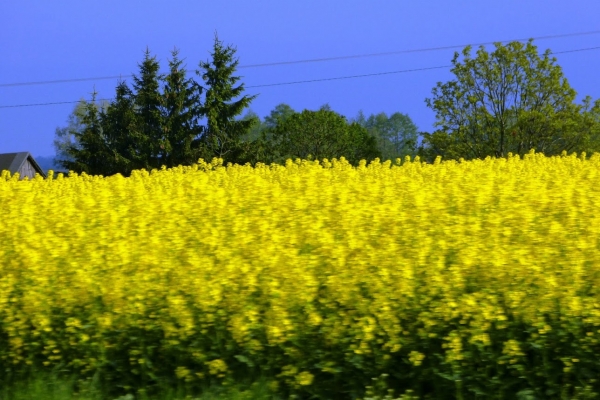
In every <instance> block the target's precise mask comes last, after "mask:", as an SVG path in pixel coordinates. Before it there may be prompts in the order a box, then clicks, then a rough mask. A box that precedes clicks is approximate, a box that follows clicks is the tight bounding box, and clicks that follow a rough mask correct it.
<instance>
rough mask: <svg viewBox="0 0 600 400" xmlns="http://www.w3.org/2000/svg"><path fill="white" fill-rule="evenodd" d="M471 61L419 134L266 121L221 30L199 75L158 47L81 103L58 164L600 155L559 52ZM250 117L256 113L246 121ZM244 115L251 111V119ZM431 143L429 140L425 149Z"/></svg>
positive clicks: (380, 120)
mask: <svg viewBox="0 0 600 400" xmlns="http://www.w3.org/2000/svg"><path fill="white" fill-rule="evenodd" d="M495 47H496V48H495V50H494V51H492V52H491V53H490V52H487V51H486V50H485V49H484V48H483V47H480V49H479V50H478V51H477V53H476V57H475V58H473V57H472V56H471V50H472V49H471V47H470V46H468V47H466V48H465V49H464V50H463V52H462V62H461V61H459V57H460V54H459V53H458V52H457V53H455V54H454V57H453V60H452V64H453V68H452V70H451V71H452V73H453V74H454V75H455V79H453V80H451V81H449V82H446V83H441V82H439V83H438V84H437V86H436V87H434V88H433V90H432V94H433V97H432V98H428V99H426V100H425V102H426V105H427V106H428V107H429V108H431V109H432V110H433V111H434V112H435V113H436V123H435V127H436V128H437V129H436V130H435V131H434V132H432V133H428V132H419V131H418V129H417V127H416V125H415V124H414V123H413V122H412V120H411V119H410V117H409V116H408V115H406V114H402V113H400V112H396V113H394V114H392V115H389V116H388V115H386V114H385V113H379V114H373V115H370V116H368V117H367V116H365V115H364V114H363V113H362V111H361V112H359V113H358V115H357V116H356V117H355V118H352V119H347V118H346V117H344V116H342V115H340V114H338V113H336V112H334V111H333V110H331V108H330V107H329V106H328V105H327V104H325V105H323V106H322V107H321V108H320V109H318V110H316V111H311V110H302V111H296V110H294V109H292V108H291V107H290V106H289V105H287V104H285V103H282V104H279V105H277V106H276V107H275V108H274V109H273V110H272V111H271V113H270V114H269V115H268V116H267V117H265V118H264V120H261V118H260V117H259V116H258V115H256V114H255V113H254V112H252V110H251V109H250V104H251V102H252V101H253V100H254V99H255V98H256V95H246V94H244V85H243V83H238V82H239V80H240V79H241V78H240V77H239V76H236V67H237V65H238V62H239V61H238V59H236V58H235V52H236V49H235V48H234V47H232V46H225V45H224V44H223V43H222V42H221V41H220V40H219V38H218V37H217V36H216V35H215V40H214V45H213V51H212V53H211V59H210V60H208V61H206V62H200V63H199V69H198V70H197V71H196V76H197V78H198V79H194V78H193V77H189V76H187V72H186V69H185V66H184V65H183V61H182V60H181V59H179V57H178V51H177V50H176V49H175V50H173V52H172V53H171V56H172V57H171V59H170V60H168V70H169V72H168V73H166V74H160V73H159V70H160V65H159V63H158V61H157V60H156V58H155V57H152V56H151V54H150V52H149V50H146V53H145V56H144V59H143V61H142V62H141V63H140V64H139V73H138V74H137V75H135V76H134V78H133V84H132V87H131V88H130V87H129V86H128V85H127V84H126V83H124V82H120V83H119V84H118V85H117V87H116V93H115V99H114V100H113V101H111V102H98V101H96V95H95V94H93V95H92V99H91V101H83V100H82V101H81V102H80V103H79V104H78V105H77V106H76V107H75V110H74V111H73V113H72V114H71V115H70V117H69V121H68V126H66V127H63V128H58V129H57V130H56V134H55V141H54V145H55V149H56V159H55V161H56V163H57V164H59V165H60V166H62V167H63V168H65V169H68V170H73V171H75V172H79V173H80V172H86V173H88V174H93V175H104V176H108V175H113V174H116V173H121V174H123V175H126V176H128V175H129V174H130V173H131V171H133V170H136V169H146V170H152V169H160V168H161V167H163V166H166V167H174V166H178V165H191V164H193V163H196V162H198V160H199V159H200V158H202V159H204V160H206V161H209V160H211V159H212V158H214V157H217V158H222V159H223V160H224V162H225V163H226V164H227V163H232V164H246V163H250V164H252V165H255V164H256V163H259V162H261V163H266V164H271V163H284V162H285V160H286V159H288V158H303V159H323V158H328V159H331V158H334V157H336V158H339V157H342V156H343V157H345V158H346V159H347V160H348V161H349V162H350V163H351V164H353V165H357V164H358V163H359V162H360V160H363V159H365V160H367V161H371V160H373V159H375V158H380V159H383V160H395V159H397V158H404V157H405V156H407V155H408V156H411V157H415V156H417V155H418V156H419V157H420V158H421V160H423V161H427V162H433V160H435V159H436V157H438V156H441V157H442V158H443V159H455V160H459V159H461V158H463V159H466V160H469V159H475V158H480V159H483V158H485V157H488V156H492V157H506V156H507V155H508V154H509V153H512V154H519V155H524V154H526V153H528V152H529V151H530V150H531V149H534V150H536V151H537V152H543V153H544V154H546V155H549V156H550V155H557V154H561V153H562V152H563V151H567V152H579V153H580V152H584V151H585V152H588V153H593V152H596V151H600V100H596V101H595V102H593V101H592V99H591V98H590V97H589V96H588V97H586V98H585V99H584V100H583V103H582V104H576V103H575V97H576V92H575V90H574V89H572V88H571V87H570V86H569V84H568V82H567V80H566V78H565V77H564V74H563V72H562V69H561V68H560V66H558V65H557V64H556V59H555V58H551V57H550V50H547V51H546V52H545V53H544V54H543V55H540V54H539V53H538V50H537V47H536V46H534V45H533V43H532V41H531V40H530V41H529V42H528V43H527V44H523V43H520V42H512V43H509V44H507V45H506V46H503V45H502V44H500V43H497V44H495ZM244 110H246V113H245V114H244ZM242 114H244V115H242ZM419 138H420V139H421V143H419Z"/></svg>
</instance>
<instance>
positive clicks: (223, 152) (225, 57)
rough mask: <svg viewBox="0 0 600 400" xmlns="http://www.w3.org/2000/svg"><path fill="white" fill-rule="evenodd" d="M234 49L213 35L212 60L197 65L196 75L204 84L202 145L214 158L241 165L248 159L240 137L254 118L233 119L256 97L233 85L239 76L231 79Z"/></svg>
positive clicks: (234, 65) (252, 123) (251, 124)
mask: <svg viewBox="0 0 600 400" xmlns="http://www.w3.org/2000/svg"><path fill="white" fill-rule="evenodd" d="M235 52H236V49H235V48H233V47H231V46H227V47H224V45H223V43H222V42H221V41H220V40H219V38H218V36H217V35H216V34H215V41H214V47H213V52H212V53H211V56H212V60H210V61H207V62H200V70H199V71H197V73H198V75H200V76H201V77H202V79H203V80H204V82H205V84H206V85H207V88H205V89H206V97H205V100H204V104H203V106H202V111H201V113H202V115H203V116H205V117H206V118H207V120H208V123H207V127H206V128H207V130H206V134H205V135H204V138H203V139H204V142H205V143H206V146H207V148H208V150H209V154H211V155H212V156H213V157H218V158H223V159H224V161H225V162H232V163H241V162H242V161H243V160H245V157H246V156H247V154H246V151H247V149H246V151H245V148H244V147H245V146H244V143H243V140H242V138H243V136H244V135H245V134H246V133H248V131H249V130H250V129H251V128H252V126H253V125H254V124H256V123H257V121H255V119H245V120H239V119H238V120H236V118H235V117H236V116H238V115H241V114H242V112H243V111H244V109H245V108H246V107H248V106H249V105H250V102H251V101H252V100H253V99H255V98H256V96H242V97H241V98H239V99H238V100H236V101H234V99H236V98H238V97H239V96H240V95H241V94H242V93H243V92H244V84H240V85H238V86H234V85H235V84H236V83H237V82H238V81H239V80H240V77H239V76H233V74H234V73H235V71H236V67H237V65H238V63H239V61H238V60H237V59H235V58H234V55H235Z"/></svg>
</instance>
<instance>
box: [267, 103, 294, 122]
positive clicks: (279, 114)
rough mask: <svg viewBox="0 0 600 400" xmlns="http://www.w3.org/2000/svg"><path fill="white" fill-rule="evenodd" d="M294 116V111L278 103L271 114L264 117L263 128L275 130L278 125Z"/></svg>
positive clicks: (284, 104) (286, 105)
mask: <svg viewBox="0 0 600 400" xmlns="http://www.w3.org/2000/svg"><path fill="white" fill-rule="evenodd" d="M294 114H296V111H294V109H293V108H292V107H290V106H289V105H288V104H286V103H280V104H278V105H276V106H275V108H274V109H273V110H272V111H271V113H270V114H269V115H268V116H266V117H265V122H264V124H265V127H266V128H275V127H276V126H277V125H278V124H280V123H282V122H284V121H285V120H286V119H288V118H289V117H291V116H292V115H294Z"/></svg>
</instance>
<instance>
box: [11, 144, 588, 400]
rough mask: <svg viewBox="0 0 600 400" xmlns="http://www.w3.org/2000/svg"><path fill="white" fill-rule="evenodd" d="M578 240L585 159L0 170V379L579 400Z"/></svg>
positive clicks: (583, 232) (581, 265) (125, 387)
mask: <svg viewBox="0 0 600 400" xmlns="http://www.w3.org/2000/svg"><path fill="white" fill-rule="evenodd" d="M599 239H600V154H595V155H594V156H592V157H586V155H585V154H581V155H579V156H578V155H576V154H573V155H567V154H566V153H563V155H562V156H560V157H552V158H550V157H545V156H544V155H541V154H534V153H533V152H532V153H530V154H528V155H526V156H525V157H524V159H520V158H519V157H518V156H515V157H513V156H512V155H511V156H509V157H508V158H507V159H492V158H488V159H486V160H483V161H480V160H475V161H469V162H465V161H463V160H461V161H460V162H455V161H449V162H446V161H444V162H441V161H440V160H439V159H438V160H436V162H435V163H434V164H426V163H422V162H420V161H419V160H418V159H416V160H412V161H411V160H410V159H405V160H400V159H397V160H396V161H395V162H390V161H387V162H385V163H380V162H379V161H378V160H375V161H374V162H372V163H370V164H368V165H367V164H365V163H364V162H362V163H361V164H360V165H359V166H358V167H352V166H351V165H350V164H348V163H347V162H346V161H345V160H344V159H343V158H342V159H340V160H335V159H334V160H331V161H328V160H322V161H320V162H319V161H306V160H302V161H301V160H296V161H292V160H288V161H287V163H286V164H285V165H271V166H266V165H262V164H259V165H257V166H256V167H251V166H249V165H247V166H237V165H236V166H231V165H228V166H223V165H222V160H216V159H215V160H213V162H212V163H205V162H203V161H202V160H200V161H199V163H198V164H197V165H194V166H191V167H179V168H173V169H163V170H160V171H152V172H150V173H148V172H146V171H135V172H134V173H133V175H132V176H131V177H129V178H124V177H122V176H120V175H116V176H112V177H97V176H86V175H85V174H83V175H81V176H78V175H76V174H70V176H68V177H63V176H62V175H59V176H58V177H55V176H52V175H50V176H49V177H48V178H47V179H42V178H41V177H38V178H36V179H34V180H30V181H28V180H21V181H19V180H18V176H13V177H11V176H10V175H9V174H8V172H7V171H4V172H3V173H2V175H1V177H0V381H2V379H9V377H12V378H10V379H13V378H14V377H17V376H20V375H22V374H26V373H27V372H26V371H30V370H33V369H34V368H36V369H44V368H45V369H48V370H51V369H54V370H57V371H58V370H60V371H63V370H64V371H70V372H71V373H76V374H78V375H79V376H81V378H82V379H84V378H86V377H96V378H97V379H101V380H103V381H104V382H105V383H106V384H107V385H112V387H114V388H115V393H117V392H119V393H127V392H134V391H135V390H137V389H139V388H146V390H149V389H148V388H152V385H154V384H155V383H156V382H158V381H162V382H165V381H167V382H173V384H177V382H180V383H185V384H186V385H189V386H190V387H193V386H194V385H198V386H199V385H202V384H203V383H206V382H224V383H227V382H233V381H235V380H236V379H239V377H242V376H249V375H252V374H262V375H265V376H269V377H271V378H270V379H271V385H272V387H273V388H275V389H276V390H278V391H279V392H281V393H282V394H284V395H290V394H296V395H297V396H300V397H299V398H308V397H309V396H310V395H315V396H320V398H351V397H352V396H359V394H360V393H364V392H361V390H364V388H365V387H366V386H368V385H372V382H373V380H372V379H373V378H378V377H379V378H380V381H378V382H381V381H382V380H385V385H386V387H388V388H391V389H394V390H395V392H394V393H395V394H396V395H401V394H403V393H406V392H407V391H408V390H409V389H410V390H412V393H413V394H414V395H415V396H418V397H417V398H428V396H429V397H430V398H436V399H442V398H449V399H450V398H461V399H467V398H499V399H500V398H507V399H508V398H512V399H515V398H531V399H534V398H536V399H542V398H557V399H558V398H568V399H575V398H581V399H584V398H590V399H591V398H597V397H596V396H597V395H598V394H600V382H599V381H598V379H600V364H599V363H598V362H597V358H598V354H600V344H599V341H598V340H599V338H600V295H599V284H600V251H599V250H600V240H599ZM382 374H383V375H382ZM3 376H4V378H3ZM15 379H16V378H15ZM517 394H518V396H521V397H517V396H516V395H517ZM328 396H329V397H328ZM522 396H525V397H522ZM526 396H530V397H526Z"/></svg>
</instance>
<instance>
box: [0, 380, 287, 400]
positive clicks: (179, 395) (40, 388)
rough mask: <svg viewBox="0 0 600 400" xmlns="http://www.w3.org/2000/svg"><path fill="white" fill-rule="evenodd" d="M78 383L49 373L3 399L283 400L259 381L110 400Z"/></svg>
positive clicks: (3, 393)
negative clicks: (81, 391) (78, 388)
mask: <svg viewBox="0 0 600 400" xmlns="http://www.w3.org/2000/svg"><path fill="white" fill-rule="evenodd" d="M74 384H75V380H74V379H71V380H69V379H65V378H57V377H55V376H52V375H49V374H46V375H44V374H40V375H36V378H35V379H33V380H31V381H29V382H20V383H15V384H13V385H11V386H10V387H6V386H4V387H1V388H0V400H32V399H35V400H220V399H228V400H280V398H279V397H277V396H275V395H274V394H273V393H272V392H271V390H270V389H269V387H268V385H267V383H266V382H265V381H264V380H259V381H257V382H255V383H253V384H252V385H250V386H249V387H248V386H244V385H241V384H240V385H237V386H232V387H227V388H224V387H222V386H219V387H207V388H206V389H205V390H204V391H203V392H202V394H201V395H199V396H190V395H188V394H186V393H185V392H184V391H183V390H181V389H179V390H177V389H167V390H164V391H163V392H162V393H161V394H160V395H158V396H144V395H134V394H133V393H132V394H128V395H126V396H121V397H114V396H113V397H107V396H105V395H104V394H103V393H106V391H105V390H103V388H100V387H97V386H96V387H95V386H94V385H93V384H90V385H89V386H88V387H87V388H86V389H87V390H86V392H87V394H85V395H76V394H73V388H74Z"/></svg>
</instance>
